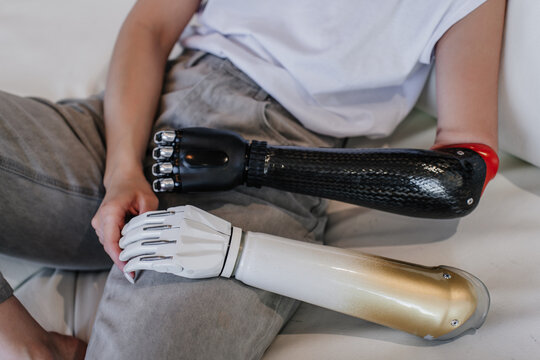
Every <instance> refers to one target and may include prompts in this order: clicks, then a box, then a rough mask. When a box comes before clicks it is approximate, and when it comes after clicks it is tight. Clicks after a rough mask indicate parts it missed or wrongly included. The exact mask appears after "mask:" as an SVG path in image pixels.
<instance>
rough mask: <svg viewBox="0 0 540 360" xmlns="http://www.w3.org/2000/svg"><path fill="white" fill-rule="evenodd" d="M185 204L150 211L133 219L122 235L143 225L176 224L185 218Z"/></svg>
mask: <svg viewBox="0 0 540 360" xmlns="http://www.w3.org/2000/svg"><path fill="white" fill-rule="evenodd" d="M183 213H184V206H177V207H174V208H170V209H167V210H162V211H149V212H146V213H144V214H141V215H139V216H136V217H134V218H133V219H131V220H130V221H129V222H128V223H127V224H126V225H125V226H124V228H123V229H122V235H125V234H126V233H128V232H130V231H131V230H133V229H135V228H138V227H140V226H143V225H160V224H163V225H175V224H179V223H180V222H181V220H182V219H183V218H184V216H183Z"/></svg>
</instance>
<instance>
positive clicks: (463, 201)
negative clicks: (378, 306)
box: [248, 146, 486, 219]
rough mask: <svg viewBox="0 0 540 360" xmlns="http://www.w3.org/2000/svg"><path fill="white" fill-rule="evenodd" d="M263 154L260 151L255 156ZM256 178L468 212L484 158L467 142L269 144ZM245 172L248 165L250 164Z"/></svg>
mask: <svg viewBox="0 0 540 360" xmlns="http://www.w3.org/2000/svg"><path fill="white" fill-rule="evenodd" d="M259 159H261V157H259ZM261 167H262V168H263V172H262V173H263V175H262V176H260V175H259V177H258V184H250V183H248V186H258V185H260V186H269V187H273V188H277V189H281V190H286V191H291V192H296V193H301V194H306V195H314V196H320V197H324V198H328V199H334V200H339V201H344V202H348V203H353V204H357V205H361V206H365V207H369V208H374V209H378V210H382V211H388V212H392V213H397V214H401V215H407V216H415V217H426V218H442V219H444V218H455V217H461V216H465V215H467V214H469V213H470V212H471V211H472V210H474V208H475V207H476V205H477V204H478V202H479V200H480V196H481V193H482V186H483V184H484V179H485V172H486V168H485V163H484V161H483V159H482V158H481V156H480V155H478V154H477V153H476V152H474V151H472V150H469V149H465V148H452V149H444V150H438V151H432V150H416V149H309V148H298V147H272V146H269V147H267V149H266V156H265V157H264V160H259V163H257V164H255V163H253V164H251V163H250V169H251V168H259V169H260V168H261ZM248 172H249V170H248Z"/></svg>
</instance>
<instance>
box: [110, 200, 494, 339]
mask: <svg viewBox="0 0 540 360" xmlns="http://www.w3.org/2000/svg"><path fill="white" fill-rule="evenodd" d="M122 235H123V237H122V239H121V240H120V247H121V248H123V249H124V251H122V253H121V254H120V259H121V260H124V261H128V263H127V265H126V266H125V268H124V271H125V272H131V271H138V270H154V271H159V272H168V273H172V274H176V275H179V276H183V277H188V278H206V277H215V276H224V277H231V276H235V277H236V279H238V280H240V281H242V282H244V283H245V284H247V285H250V286H253V287H257V288H260V289H263V290H267V291H271V292H274V293H277V294H281V295H284V296H288V297H292V298H294V299H298V300H302V301H305V302H308V303H311V304H314V305H318V306H321V307H325V308H328V309H331V310H335V311H338V312H341V313H345V314H348V315H352V316H355V317H359V318H362V319H365V320H368V321H372V322H375V323H378V324H381V325H385V326H389V327H392V328H395V329H399V330H403V331H406V332H408V333H411V334H414V335H417V336H421V337H424V338H426V339H430V340H431V339H438V340H447V339H452V338H454V337H456V336H458V335H461V334H462V333H464V332H465V331H467V330H469V329H476V328H479V327H480V326H481V325H482V324H483V322H484V320H485V317H486V315H487V311H488V309H489V293H488V291H487V289H486V287H485V286H484V284H483V283H482V282H481V281H480V280H478V279H477V278H476V277H474V276H472V275H470V274H469V273H467V272H465V271H462V270H459V269H454V268H450V267H443V266H439V267H425V266H420V265H416V264H410V263H405V262H400V261H396V260H391V259H386V258H382V257H378V256H373V255H368V254H363V253H360V252H356V251H351V250H346V249H338V248H334V247H330V246H323V245H316V244H309V243H304V242H299V241H295V240H290V239H286V238H281V237H277V236H272V235H268V234H261V233H253V232H245V233H243V232H242V230H241V229H239V228H235V227H232V226H231V224H230V223H229V222H227V221H225V220H222V219H220V218H218V217H216V216H214V215H211V214H209V213H207V212H204V211H202V210H200V209H197V208H195V207H192V206H179V207H175V208H170V209H168V210H167V211H154V212H148V213H145V214H142V215H139V216H137V217H135V218H133V219H132V220H131V221H130V222H129V223H128V224H127V225H126V226H125V227H124V229H123V231H122Z"/></svg>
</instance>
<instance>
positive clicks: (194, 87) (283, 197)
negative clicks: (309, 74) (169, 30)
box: [87, 56, 335, 359]
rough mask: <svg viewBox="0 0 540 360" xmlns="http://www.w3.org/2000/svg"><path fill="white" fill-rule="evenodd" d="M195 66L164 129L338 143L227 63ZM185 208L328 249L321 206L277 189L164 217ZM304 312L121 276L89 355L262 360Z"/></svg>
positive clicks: (169, 96)
mask: <svg viewBox="0 0 540 360" xmlns="http://www.w3.org/2000/svg"><path fill="white" fill-rule="evenodd" d="M194 59H196V57H195V58H190V59H189V60H187V61H185V62H179V63H178V64H176V65H175V68H173V70H172V71H171V74H170V75H169V78H168V82H167V83H166V87H165V88H166V91H167V92H166V94H165V95H164V96H163V109H162V112H161V116H160V117H159V119H158V122H157V124H156V130H158V129H159V130H162V129H171V128H180V127H188V126H208V127H217V128H225V129H230V130H234V131H237V132H239V133H240V134H241V135H243V136H244V137H245V138H248V139H258V140H265V141H268V142H270V143H279V144H298V145H311V146H333V145H335V144H334V143H333V140H331V139H325V138H322V137H319V136H317V135H315V134H313V133H310V132H309V131H307V130H305V129H304V128H303V127H301V126H300V125H299V124H298V123H297V122H296V120H294V119H292V117H291V116H290V115H289V114H288V113H286V111H284V110H283V108H281V107H280V106H279V104H276V103H275V102H274V101H273V100H272V99H270V98H269V97H268V96H267V95H266V94H265V93H264V92H263V91H262V90H261V89H260V88H259V87H258V86H256V85H255V84H254V83H253V82H252V81H251V80H249V79H248V78H247V77H246V76H245V75H243V74H241V73H239V72H238V70H236V69H235V68H234V67H233V66H232V65H231V64H230V63H228V62H227V61H225V60H221V59H217V58H214V57H211V56H206V57H204V58H203V59H202V60H200V61H199V62H196V61H195V60H194ZM175 84H176V85H178V84H181V85H182V86H177V87H175ZM147 165H148V166H150V165H151V160H149V161H148V163H147ZM183 204H192V205H195V206H197V207H200V208H201V209H204V210H206V211H210V212H212V213H214V214H215V215H217V216H219V217H222V218H223V219H225V220H227V221H230V222H231V223H232V224H233V225H235V226H239V227H241V228H243V229H244V230H250V231H258V232H266V233H270V234H275V235H279V236H284V237H288V238H292V239H298V240H302V241H320V240H321V239H322V231H323V229H324V225H325V220H326V218H325V215H324V210H325V204H324V202H323V201H321V199H319V198H314V197H308V196H302V195H297V194H292V193H286V192H280V191H277V190H274V189H269V188H263V189H253V188H247V187H238V188H236V189H234V190H232V191H227V192H214V193H199V194H160V208H162V209H164V208H167V207H170V206H176V205H183ZM297 305H298V302H297V301H296V300H293V299H290V298H287V297H283V296H279V295H276V294H272V293H269V292H266V291H263V290H259V289H255V288H252V287H249V286H246V285H244V284H242V283H240V282H238V281H236V280H234V279H224V278H214V279H205V280H189V279H184V278H180V277H177V276H174V275H169V274H162V273H155V272H151V271H146V272H142V273H141V276H140V278H139V279H138V280H137V282H136V283H135V285H131V284H129V283H128V282H127V280H125V279H124V277H123V275H122V274H121V272H120V271H118V270H117V269H113V271H112V272H111V273H110V275H109V278H108V280H107V284H106V287H105V292H104V296H103V298H102V301H101V303H100V306H99V309H98V315H97V319H96V323H95V325H94V330H93V333H92V337H91V339H90V343H89V347H88V352H87V357H88V358H90V359H99V358H102V357H103V356H112V355H111V354H114V356H115V358H118V359H131V358H159V359H169V358H170V359H172V358H183V359H258V358H260V357H261V356H262V354H263V353H264V351H265V350H266V348H267V347H268V346H269V345H270V343H271V342H272V341H273V339H274V337H275V336H276V334H277V333H278V332H279V330H280V329H281V327H282V326H283V325H284V324H285V322H286V321H287V320H288V319H289V317H290V316H291V315H292V314H293V312H294V311H295V309H296V307H297Z"/></svg>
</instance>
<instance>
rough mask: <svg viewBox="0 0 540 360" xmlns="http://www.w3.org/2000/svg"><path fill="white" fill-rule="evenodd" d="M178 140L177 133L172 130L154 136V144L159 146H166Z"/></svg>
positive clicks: (159, 132)
mask: <svg viewBox="0 0 540 360" xmlns="http://www.w3.org/2000/svg"><path fill="white" fill-rule="evenodd" d="M174 140H176V132H175V131H172V130H168V131H158V132H157V133H156V134H155V135H154V142H155V143H156V144H157V145H165V144H169V143H172V142H174Z"/></svg>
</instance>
